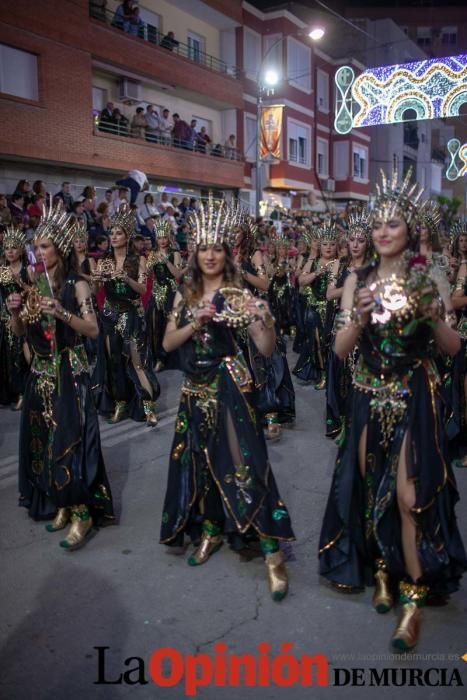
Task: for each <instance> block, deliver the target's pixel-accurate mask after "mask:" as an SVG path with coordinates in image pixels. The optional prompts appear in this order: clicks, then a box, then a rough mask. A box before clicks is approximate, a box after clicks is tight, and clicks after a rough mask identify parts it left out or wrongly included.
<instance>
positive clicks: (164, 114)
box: [97, 102, 239, 160]
mask: <svg viewBox="0 0 467 700" xmlns="http://www.w3.org/2000/svg"><path fill="white" fill-rule="evenodd" d="M97 126H98V129H99V131H105V132H107V133H110V134H116V135H117V136H129V137H132V138H138V139H145V140H146V141H149V142H150V143H158V144H161V145H163V146H174V147H175V148H184V149H186V150H188V151H196V152H197V153H207V154H209V155H212V156H219V157H221V158H222V157H223V158H228V159H230V160H239V150H238V148H237V143H236V136H235V134H230V136H229V137H228V139H227V140H226V141H225V143H224V144H221V143H217V144H214V143H213V141H212V139H211V137H210V135H209V134H208V133H207V130H206V127H205V126H202V127H201V128H200V129H198V122H197V120H196V119H192V120H191V121H190V123H189V124H188V122H186V121H185V120H184V119H182V118H181V117H180V115H179V114H178V113H177V112H174V113H173V114H172V116H171V117H170V111H169V110H168V109H167V108H164V109H162V110H161V111H160V112H158V110H157V109H156V107H155V106H154V105H153V104H148V105H147V106H146V109H144V107H137V108H136V111H135V113H134V114H133V115H132V117H131V119H130V118H128V117H127V116H125V115H124V114H122V112H121V111H120V109H118V108H117V107H115V106H114V103H113V102H108V103H107V104H106V106H105V108H104V109H103V110H102V111H101V112H100V114H99V116H98V119H97Z"/></svg>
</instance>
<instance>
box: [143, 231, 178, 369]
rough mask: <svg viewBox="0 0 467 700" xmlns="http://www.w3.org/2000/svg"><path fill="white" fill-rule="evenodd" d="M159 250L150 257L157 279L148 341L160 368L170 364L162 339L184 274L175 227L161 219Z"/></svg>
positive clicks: (150, 270)
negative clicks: (174, 242)
mask: <svg viewBox="0 0 467 700" xmlns="http://www.w3.org/2000/svg"><path fill="white" fill-rule="evenodd" d="M154 233H155V236H156V250H151V252H150V253H149V255H148V258H147V270H148V274H150V275H151V274H152V276H153V278H154V281H153V286H152V294H151V298H150V300H149V304H148V307H147V309H146V325H147V329H148V342H149V347H150V350H151V354H152V359H153V362H154V363H155V364H156V369H157V370H160V369H162V368H163V367H164V365H165V364H166V363H167V360H168V358H167V355H166V353H165V352H164V350H163V348H162V339H163V337H164V333H165V327H166V325H167V316H168V315H169V313H170V311H171V310H172V306H173V300H174V297H175V292H176V291H177V284H178V282H179V280H180V279H181V277H182V275H183V270H182V261H181V257H180V253H179V252H178V251H176V250H174V251H171V250H170V236H171V233H172V227H171V225H170V222H168V221H164V220H162V221H158V222H157V223H156V224H155V227H154Z"/></svg>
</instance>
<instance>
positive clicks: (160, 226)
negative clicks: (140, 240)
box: [154, 219, 172, 238]
mask: <svg viewBox="0 0 467 700" xmlns="http://www.w3.org/2000/svg"><path fill="white" fill-rule="evenodd" d="M154 233H155V235H156V238H170V234H171V233H172V226H171V225H170V221H167V219H159V220H158V221H156V224H155V226H154Z"/></svg>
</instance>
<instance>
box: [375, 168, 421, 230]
mask: <svg viewBox="0 0 467 700" xmlns="http://www.w3.org/2000/svg"><path fill="white" fill-rule="evenodd" d="M380 172H381V185H376V195H377V196H376V201H375V205H374V208H373V209H372V211H371V213H370V222H371V221H374V220H375V219H382V221H389V220H390V219H393V218H394V217H397V216H398V215H402V216H403V218H404V220H405V221H406V223H407V225H408V226H410V225H411V224H412V223H414V221H415V219H416V216H417V212H418V207H419V202H420V197H421V196H422V194H423V187H419V185H418V184H417V183H416V182H414V183H411V179H412V168H409V169H408V170H407V174H406V176H405V177H404V179H403V181H402V182H399V181H398V178H399V175H398V172H397V169H394V170H393V171H392V175H391V177H390V178H388V177H387V176H386V174H385V173H384V171H383V170H381V171H380Z"/></svg>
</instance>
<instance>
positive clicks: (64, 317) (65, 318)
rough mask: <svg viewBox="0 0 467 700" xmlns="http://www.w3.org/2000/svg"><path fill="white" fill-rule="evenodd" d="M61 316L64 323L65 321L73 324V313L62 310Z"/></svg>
mask: <svg viewBox="0 0 467 700" xmlns="http://www.w3.org/2000/svg"><path fill="white" fill-rule="evenodd" d="M59 314H60V316H61V320H62V321H64V322H65V323H68V324H69V323H70V322H71V317H72V316H73V314H72V313H71V311H67V310H66V309H62V310H61V311H59Z"/></svg>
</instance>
